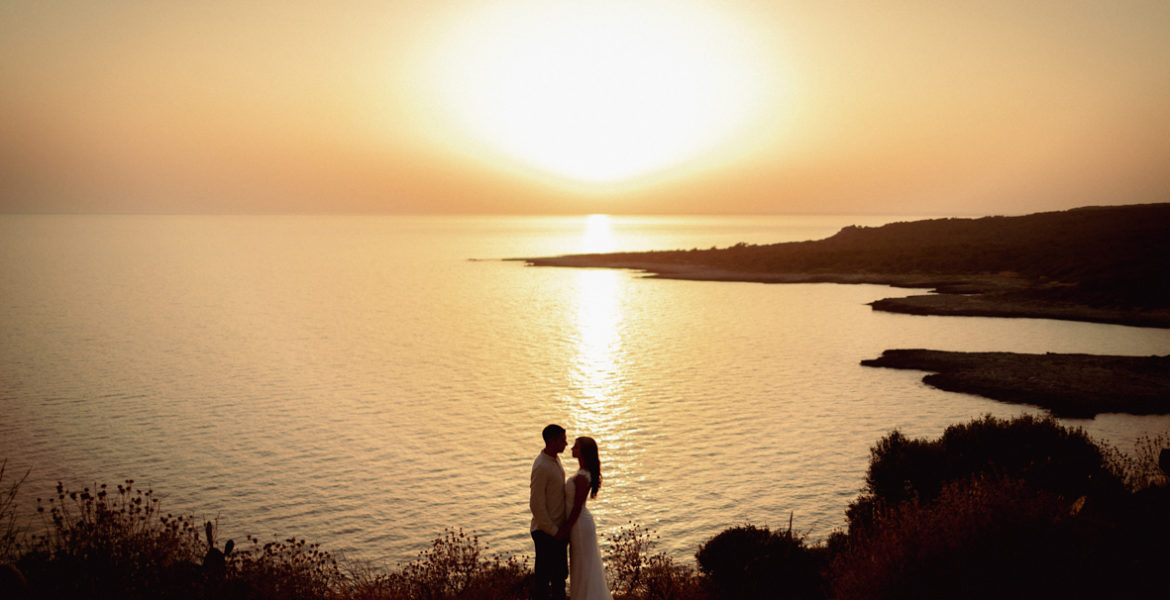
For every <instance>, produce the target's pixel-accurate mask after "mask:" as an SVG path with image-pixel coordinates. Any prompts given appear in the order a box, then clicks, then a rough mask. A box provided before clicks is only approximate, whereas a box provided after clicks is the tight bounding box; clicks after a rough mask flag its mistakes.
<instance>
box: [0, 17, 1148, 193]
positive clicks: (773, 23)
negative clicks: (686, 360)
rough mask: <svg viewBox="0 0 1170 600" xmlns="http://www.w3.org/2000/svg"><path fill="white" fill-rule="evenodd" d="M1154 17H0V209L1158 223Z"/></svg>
mask: <svg viewBox="0 0 1170 600" xmlns="http://www.w3.org/2000/svg"><path fill="white" fill-rule="evenodd" d="M1168 165H1170V2H1167V1H1166V0H1120V1H1109V2H1106V1H1104V0H1101V1H1092V2H1089V1H1083V0H1052V1H1049V0H1027V1H1020V0H1003V1H1001V0H983V1H980V2H940V1H938V0H932V1H927V0H923V1H918V0H905V1H895V0H891V1H888V2H825V1H820V0H818V1H789V2H781V1H765V0H755V1H746V0H743V1H733V0H728V1H714V0H712V1H709V2H699V1H696V0H671V1H669V2H667V1H661V2H659V1H638V0H588V1H587V0H574V1H564V0H467V1H450V0H426V1H423V0H419V1H414V0H396V1H391V0H383V1H378V2H375V1H353V2H337V3H330V2H318V1H311V2H310V1H302V0H280V1H266V0H259V1H255V2H239V1H225V2H220V1H216V0H207V1H202V2H131V1H124V0H104V1H102V2H66V1H54V0H5V2H3V3H0V211H2V212H148V213H156V212H165V213H171V212H180V213H187V212H233V213H235V212H242V213H270V212H298V213H300V212H309V213H524V214H551V213H597V212H601V213H641V214H667V213H887V214H968V215H975V214H1021V213H1025V212H1033V211H1037V210H1054V209H1062V208H1070V207H1074V206H1083V205H1088V204H1128V203H1138V202H1165V201H1170V168H1168Z"/></svg>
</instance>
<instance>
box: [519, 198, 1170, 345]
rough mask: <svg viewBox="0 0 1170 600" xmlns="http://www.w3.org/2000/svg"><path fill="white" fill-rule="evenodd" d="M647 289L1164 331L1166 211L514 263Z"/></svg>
mask: <svg viewBox="0 0 1170 600" xmlns="http://www.w3.org/2000/svg"><path fill="white" fill-rule="evenodd" d="M520 260H524V261H525V262H526V263H528V264H529V265H532V266H558V267H595V268H596V267H601V268H617V269H635V270H639V271H644V272H646V273H647V274H648V275H647V276H648V277H657V278H667V279H688V280H701V281H743V282H758V283H843V284H849V283H868V284H881V285H890V286H895V287H902V288H923V289H929V290H931V293H929V294H922V295H914V296H909V297H905V298H886V299H882V300H878V301H876V302H873V303H872V307H873V309H874V310H880V311H887V312H896V313H905V314H918V315H947V316H985V317H1022V318H1048V319H1063V320H1072V321H1088V322H1099V323H1116V324H1123V325H1133V326H1139V327H1170V203H1162V204H1139V205H1127V206H1094V207H1084V208H1077V209H1072V210H1067V211H1059V212H1047V213H1036V214H1031V215H1024V216H1017V217H1004V216H992V217H983V218H977V219H966V218H946V219H929V220H923V221H911V222H898V223H890V224H887V225H883V226H880V227H858V226H849V227H845V228H844V229H842V230H841V231H839V232H838V233H837V234H835V235H833V236H831V237H829V238H825V239H823V240H814V241H805V242H786V243H779V244H765V245H755V244H743V243H741V244H737V245H735V246H731V247H728V248H710V249H697V248H695V249H690V250H666V251H650V252H619V253H609V254H578V255H567V256H557V257H544V258H525V259H520Z"/></svg>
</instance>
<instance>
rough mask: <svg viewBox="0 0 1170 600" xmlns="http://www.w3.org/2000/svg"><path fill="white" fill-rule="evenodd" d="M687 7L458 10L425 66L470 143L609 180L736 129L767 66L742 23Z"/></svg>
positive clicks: (528, 4) (506, 5) (605, 0)
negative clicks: (434, 57) (457, 20)
mask: <svg viewBox="0 0 1170 600" xmlns="http://www.w3.org/2000/svg"><path fill="white" fill-rule="evenodd" d="M715 10H716V9H714V8H711V7H703V6H700V5H698V4H691V3H687V2H681V1H680V2H671V3H669V4H665V3H661V4H660V3H655V2H628V1H615V0H595V1H591V2H579V1H558V0H535V1H531V0H516V1H513V2H503V3H491V4H490V5H485V6H484V7H482V8H480V9H478V10H475V11H472V12H471V13H469V14H467V15H465V16H464V18H463V20H462V21H461V24H460V25H458V26H456V27H454V28H453V29H452V31H451V32H450V33H449V36H448V37H447V38H446V41H445V42H444V43H443V44H442V50H441V51H440V54H439V57H438V60H437V61H435V62H434V63H432V64H431V66H430V67H429V68H430V69H431V70H432V73H431V76H432V77H433V78H434V84H435V88H436V89H435V90H434V91H435V94H436V96H437V97H436V101H437V107H438V108H439V109H440V110H442V111H443V113H444V114H445V118H447V119H450V120H452V121H453V124H454V125H455V126H456V128H457V129H458V130H459V131H461V132H463V135H464V136H465V137H466V136H470V137H471V138H472V139H473V140H474V143H476V145H478V146H480V147H486V148H490V149H492V150H493V151H494V152H496V153H497V154H499V155H503V156H504V157H507V159H509V160H510V161H513V162H516V163H520V164H523V165H525V166H528V167H531V168H535V169H538V170H540V171H543V172H546V173H551V174H553V175H556V176H559V177H563V178H566V179H569V180H573V181H579V182H588V183H607V184H608V183H617V182H622V181H626V180H629V179H632V178H636V177H638V176H641V175H645V174H649V173H654V172H659V171H663V170H666V169H669V168H671V167H674V166H676V165H679V164H681V163H685V162H687V161H689V160H693V159H695V158H697V157H699V156H701V155H703V154H704V153H706V152H711V151H714V150H715V149H716V148H717V147H718V146H719V145H720V144H722V143H726V142H727V141H728V140H729V139H730V138H733V137H734V136H735V135H736V134H738V133H742V131H743V130H744V128H745V126H746V122H747V121H748V120H749V118H750V117H751V116H752V113H753V111H754V110H755V109H756V108H757V106H758V104H759V103H760V101H761V99H760V96H761V90H762V86H763V82H762V81H761V80H762V79H763V78H762V73H763V72H764V69H762V68H761V67H760V65H759V64H758V63H757V62H756V56H755V55H754V52H753V50H752V43H751V41H750V36H748V35H745V25H744V24H742V23H741V24H738V25H736V24H733V23H732V22H731V21H730V19H729V18H728V17H727V16H726V15H723V14H722V13H718V12H715Z"/></svg>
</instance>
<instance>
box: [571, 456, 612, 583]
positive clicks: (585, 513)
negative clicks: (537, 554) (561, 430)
mask: <svg viewBox="0 0 1170 600" xmlns="http://www.w3.org/2000/svg"><path fill="white" fill-rule="evenodd" d="M573 457H574V458H576V459H577V464H578V466H579V467H580V469H579V470H578V471H577V474H576V475H574V476H572V477H570V478H569V480H568V481H566V482H565V506H572V507H573V508H572V511H571V512H569V520H568V522H567V523H566V525H565V526H566V527H568V528H569V598H571V599H572V600H612V598H613V596H611V595H610V593H609V586H608V585H606V583H605V567H604V566H603V565H602V564H601V549H600V548H598V547H597V528H596V527H594V525H593V515H591V514H589V509H588V508H585V502H586V501H587V500H588V499H589V498H596V497H597V490H598V489H600V488H601V459H599V458H598V456H597V442H595V441H593V438H588V437H579V438H577V440H576V441H575V442H573Z"/></svg>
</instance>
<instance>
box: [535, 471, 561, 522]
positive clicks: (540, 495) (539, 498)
mask: <svg viewBox="0 0 1170 600" xmlns="http://www.w3.org/2000/svg"><path fill="white" fill-rule="evenodd" d="M548 476H549V473H548V469H542V468H540V467H539V466H534V467H532V481H531V482H530V483H529V486H528V508H530V509H531V510H532V516H533V517H535V518H536V527H537V529H540V530H541V531H543V532H545V533H547V534H549V535H552V536H555V535H556V534H557V529H558V527H557V524H556V523H554V522H553V520H552V517H550V516H549V514H548V498H547V497H546V496H545V493H544V491H545V488H547V487H548V486H547V482H548Z"/></svg>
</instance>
